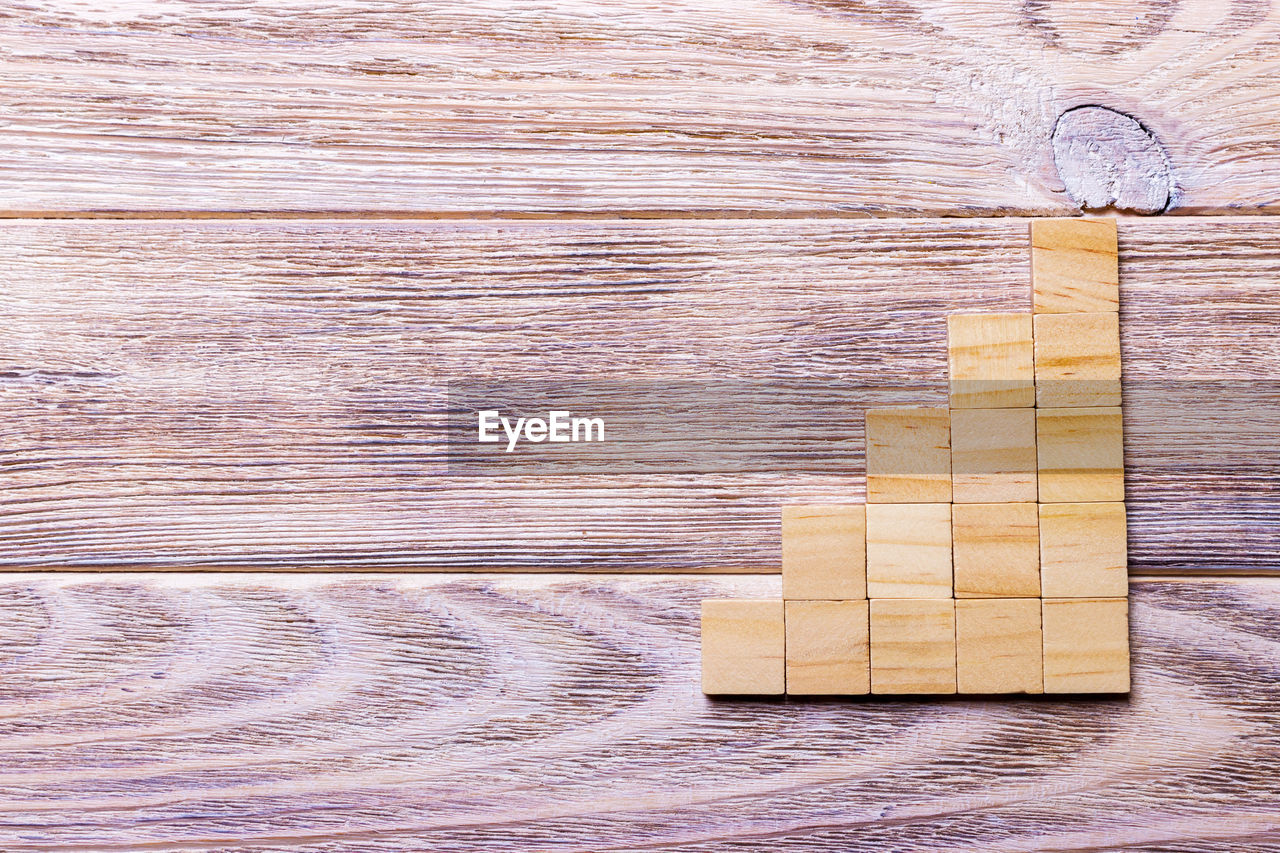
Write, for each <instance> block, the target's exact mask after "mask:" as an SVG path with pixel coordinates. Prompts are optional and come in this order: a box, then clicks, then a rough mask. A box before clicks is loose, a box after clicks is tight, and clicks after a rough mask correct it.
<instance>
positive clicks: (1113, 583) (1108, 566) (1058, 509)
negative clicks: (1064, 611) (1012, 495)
mask: <svg viewBox="0 0 1280 853" xmlns="http://www.w3.org/2000/svg"><path fill="white" fill-rule="evenodd" d="M1127 533H1128V528H1127V526H1126V522H1125V513H1124V504H1122V503H1071V504H1041V505H1040V586H1041V589H1043V593H1042V594H1043V595H1044V596H1045V597H1046V598H1120V597H1122V596H1125V595H1128V594H1129V552H1128V547H1127V542H1126V538H1127Z"/></svg>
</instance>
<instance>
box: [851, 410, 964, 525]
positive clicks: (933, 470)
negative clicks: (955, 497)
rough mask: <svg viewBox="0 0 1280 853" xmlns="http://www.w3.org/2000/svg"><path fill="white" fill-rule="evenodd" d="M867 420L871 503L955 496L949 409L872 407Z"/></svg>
mask: <svg viewBox="0 0 1280 853" xmlns="http://www.w3.org/2000/svg"><path fill="white" fill-rule="evenodd" d="M866 424H867V432H866V436H867V503H945V502H946V501H949V500H951V418H950V413H949V412H948V411H947V409H945V408H914V409H868V410H867V420H866Z"/></svg>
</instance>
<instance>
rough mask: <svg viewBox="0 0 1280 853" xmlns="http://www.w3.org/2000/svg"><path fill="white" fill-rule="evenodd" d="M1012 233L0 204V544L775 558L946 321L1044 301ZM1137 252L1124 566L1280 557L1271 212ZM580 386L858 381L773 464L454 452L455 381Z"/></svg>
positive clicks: (921, 393)
mask: <svg viewBox="0 0 1280 853" xmlns="http://www.w3.org/2000/svg"><path fill="white" fill-rule="evenodd" d="M1026 232H1027V229H1026V224H1025V222H1022V221H1014V220H1008V221H1005V220H948V221H936V222H926V221H916V220H911V221H898V222H883V221H866V222H854V221H843V220H842V221H821V222H818V221H794V222H788V223H787V226H786V227H785V228H780V227H778V225H777V224H776V223H764V222H755V221H713V222H683V221H676V222H672V221H655V222H559V223H552V222H434V223H403V222H400V223H397V222H376V223H373V222H236V223H232V222H29V223H18V222H10V223H5V224H4V225H3V227H0V236H2V237H3V240H4V243H5V245H6V246H7V247H8V248H7V256H6V261H5V265H6V266H5V276H4V278H3V280H2V281H0V338H2V339H3V341H4V347H3V349H0V406H2V407H3V410H4V413H5V417H4V418H3V419H0V483H2V485H3V488H2V489H0V563H3V565H6V566H9V567H50V568H69V567H70V568H73V567H102V568H108V567H125V568H148V567H156V568H172V567H182V566H186V567H200V568H240V569H253V568H270V569H294V570H305V569H324V568H335V567H346V568H351V569H377V568H388V569H392V568H394V569H404V568H408V569H412V568H421V569H448V568H451V567H457V568H489V569H494V570H502V569H531V570H540V571H546V570H556V569H565V570H575V571H635V570H641V571H653V570H662V569H669V570H676V571H720V570H744V569H745V570H750V571H766V572H773V571H777V570H778V564H779V559H780V553H779V538H780V529H779V508H780V506H781V505H783V504H795V503H823V502H829V503H856V502H859V501H861V500H862V499H863V496H864V495H863V482H862V478H863V473H864V472H863V456H862V410H863V409H864V408H866V407H870V406H883V405H901V404H906V403H916V404H921V403H926V404H933V405H940V404H942V403H943V402H944V401H945V399H946V364H947V361H946V359H947V354H946V315H947V314H948V313H951V312H953V311H1009V310H1025V307H1026V305H1027V302H1028V300H1029V295H1028V263H1029V256H1028V247H1027V233H1026ZM1121 253H1122V259H1123V260H1122V262H1121V263H1122V270H1121V277H1122V282H1123V283H1122V285H1121V287H1122V293H1123V295H1122V312H1121V313H1122V335H1123V340H1122V346H1123V349H1124V359H1125V365H1126V372H1125V415H1126V429H1125V440H1126V453H1127V475H1128V476H1127V494H1128V500H1129V513H1130V515H1129V524H1130V559H1131V565H1132V568H1133V570H1134V571H1135V572H1136V573H1156V574H1159V573H1166V572H1176V571H1193V572H1213V571H1228V572H1272V571H1275V570H1276V569H1277V568H1280V489H1278V488H1277V484H1278V483H1280V447H1278V446H1277V439H1276V436H1277V435H1280V393H1277V391H1278V390H1280V389H1278V388H1277V386H1276V384H1275V377H1276V376H1277V375H1280V339H1277V337H1276V335H1275V329H1276V328H1278V327H1280V289H1277V285H1276V279H1275V270H1276V269H1278V268H1280V223H1273V222H1271V221H1270V220H1267V219H1261V218H1237V219H1227V218H1224V219H1207V218H1206V219H1180V220H1177V221H1174V222H1170V221H1168V220H1164V221H1126V222H1125V223H1124V224H1123V226H1122V228H1121ZM904 281H910V282H912V285H913V286H912V287H911V288H904V287H903V286H902V283H903V282H904ZM583 374H586V375H588V376H592V377H604V378H615V379H616V378H617V377H620V376H623V377H628V378H635V379H637V381H647V380H648V379H651V378H654V377H665V378H671V377H675V378H678V379H680V380H682V381H688V382H694V381H702V380H704V379H706V377H708V376H714V377H730V378H734V379H741V380H744V381H745V380H750V381H757V382H764V383H773V384H774V385H778V384H781V385H783V386H786V387H791V385H793V384H796V383H798V382H799V380H800V379H805V380H806V381H812V382H818V383H826V386H825V387H840V388H843V389H855V390H852V391H850V390H846V391H845V395H844V396H838V395H833V396H831V398H830V400H827V399H825V398H818V397H814V398H813V399H810V400H804V401H801V402H800V403H798V404H797V406H796V408H795V409H793V410H792V413H793V414H795V415H796V419H795V421H794V422H793V423H789V424H787V429H788V430H789V433H788V434H799V435H800V436H801V438H802V439H803V440H802V441H800V442H799V443H798V444H797V445H796V447H797V449H798V450H799V451H800V452H797V453H796V454H793V455H792V456H789V457H787V458H786V459H783V460H781V461H779V462H778V464H777V465H776V467H774V468H764V469H761V470H756V471H749V472H742V473H735V472H732V471H729V472H724V473H713V474H705V475H697V474H670V475H666V476H663V475H657V474H644V475H630V474H624V473H615V474H609V473H596V474H595V475H593V476H590V477H572V476H564V477H558V476H541V474H542V473H543V472H540V471H538V470H536V469H535V470H531V469H529V468H527V467H523V468H522V467H519V466H516V467H513V468H511V469H510V471H509V472H507V473H506V475H501V474H502V472H501V471H499V474H500V475H484V476H469V475H468V476H463V475H459V474H458V472H457V471H455V470H453V469H451V468H450V466H449V465H448V464H446V460H445V459H444V457H443V456H442V453H441V448H440V444H439V434H438V429H437V426H438V418H439V414H440V412H441V411H442V408H443V403H444V400H445V395H444V391H445V389H446V388H447V384H448V381H449V380H450V379H451V378H452V377H459V376H461V377H475V376H481V377H485V376H511V377H524V378H528V377H537V376H539V375H543V376H545V375H552V376H557V377H559V376H569V375H572V376H581V375H583ZM888 386H893V387H894V388H897V389H900V392H899V393H898V394H897V399H886V398H887V397H889V396H891V395H888V394H886V393H885V390H886V388H887V387H888ZM856 389H867V390H866V391H865V393H864V392H863V391H860V390H856ZM904 398H907V399H904ZM832 401H835V402H832ZM728 405H729V404H727V403H726V406H728ZM732 411H737V410H736V409H733V410H732ZM766 437H768V436H766ZM513 531H519V533H518V534H517V533H513Z"/></svg>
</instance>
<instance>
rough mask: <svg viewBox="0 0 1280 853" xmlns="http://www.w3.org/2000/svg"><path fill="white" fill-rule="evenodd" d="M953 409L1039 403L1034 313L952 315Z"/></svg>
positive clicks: (949, 334)
mask: <svg viewBox="0 0 1280 853" xmlns="http://www.w3.org/2000/svg"><path fill="white" fill-rule="evenodd" d="M947 361H948V364H949V366H950V374H951V408H953V409H1008V408H1018V407H1027V406H1034V405H1035V402H1036V393H1035V358H1034V348H1033V346H1032V325H1031V315H1030V314H952V315H951V316H950V317H948V318H947Z"/></svg>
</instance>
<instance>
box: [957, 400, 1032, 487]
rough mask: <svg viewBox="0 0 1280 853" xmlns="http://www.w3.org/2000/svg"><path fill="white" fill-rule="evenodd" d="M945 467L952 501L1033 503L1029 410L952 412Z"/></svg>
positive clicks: (1030, 412) (1030, 413)
mask: <svg viewBox="0 0 1280 853" xmlns="http://www.w3.org/2000/svg"><path fill="white" fill-rule="evenodd" d="M951 468H952V472H953V474H952V476H953V479H954V482H953V484H952V500H954V501H955V502H956V503H1010V502H1013V501H1034V500H1035V499H1036V421H1035V410H1034V409H956V410H954V411H953V412H952V413H951Z"/></svg>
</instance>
